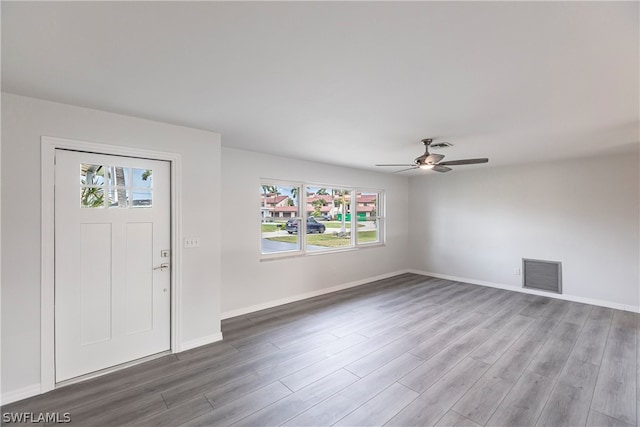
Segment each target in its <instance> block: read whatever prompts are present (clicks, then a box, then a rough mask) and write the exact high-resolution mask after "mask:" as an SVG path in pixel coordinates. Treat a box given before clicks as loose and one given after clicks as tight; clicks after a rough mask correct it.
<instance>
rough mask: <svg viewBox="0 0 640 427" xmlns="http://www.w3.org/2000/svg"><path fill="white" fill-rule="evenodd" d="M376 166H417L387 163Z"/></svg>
mask: <svg viewBox="0 0 640 427" xmlns="http://www.w3.org/2000/svg"><path fill="white" fill-rule="evenodd" d="M375 166H415V165H413V164H408V163H385V164H380V165H375Z"/></svg>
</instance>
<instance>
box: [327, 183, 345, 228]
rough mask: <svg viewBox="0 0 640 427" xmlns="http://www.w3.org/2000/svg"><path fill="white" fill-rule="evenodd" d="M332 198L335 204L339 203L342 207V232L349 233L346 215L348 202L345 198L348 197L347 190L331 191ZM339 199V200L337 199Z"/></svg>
mask: <svg viewBox="0 0 640 427" xmlns="http://www.w3.org/2000/svg"><path fill="white" fill-rule="evenodd" d="M331 193H332V198H333V200H334V203H337V204H338V206H339V207H340V212H341V213H342V227H341V228H340V232H341V233H342V234H345V233H346V232H347V215H346V209H345V208H346V205H347V204H346V200H345V196H346V195H347V193H348V191H347V190H331ZM336 198H337V199H336Z"/></svg>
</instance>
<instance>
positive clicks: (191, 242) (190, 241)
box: [184, 237, 200, 248]
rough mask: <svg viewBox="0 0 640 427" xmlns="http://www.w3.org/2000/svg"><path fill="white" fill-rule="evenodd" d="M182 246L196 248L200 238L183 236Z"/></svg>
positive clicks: (198, 245)
mask: <svg viewBox="0 0 640 427" xmlns="http://www.w3.org/2000/svg"><path fill="white" fill-rule="evenodd" d="M184 247H185V248H198V247H200V239H198V238H197V237H185V238H184Z"/></svg>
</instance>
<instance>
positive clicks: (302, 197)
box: [257, 178, 386, 261]
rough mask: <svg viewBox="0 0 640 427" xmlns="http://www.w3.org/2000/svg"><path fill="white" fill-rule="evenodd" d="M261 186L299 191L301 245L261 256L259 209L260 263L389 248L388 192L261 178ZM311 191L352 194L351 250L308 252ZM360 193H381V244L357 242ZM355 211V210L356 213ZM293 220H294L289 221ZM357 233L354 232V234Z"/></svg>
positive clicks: (379, 221) (347, 248)
mask: <svg viewBox="0 0 640 427" xmlns="http://www.w3.org/2000/svg"><path fill="white" fill-rule="evenodd" d="M259 185H260V186H263V185H277V186H279V187H280V186H281V187H298V188H299V195H298V216H296V217H293V219H299V220H300V225H299V226H298V236H299V239H298V243H299V245H300V246H299V249H297V250H290V251H282V252H273V253H263V252H262V228H261V227H262V219H263V218H262V215H261V214H260V212H261V210H262V208H263V206H259V208H258V209H257V212H258V224H259V226H260V229H259V230H260V233H259V239H260V240H259V242H258V254H259V258H260V261H272V260H276V259H286V258H298V257H305V256H318V255H326V254H335V253H340V252H351V251H357V250H362V249H369V248H376V247H381V246H385V245H386V205H385V202H386V195H385V190H384V189H380V188H365V187H355V186H350V185H336V184H326V183H321V184H318V183H302V182H298V181H287V180H282V179H269V178H260V183H259ZM310 187H314V188H315V187H320V188H331V189H336V190H346V191H348V192H349V195H350V200H351V209H352V210H353V212H351V220H350V221H349V223H350V224H351V230H352V232H351V235H350V239H351V241H350V244H349V246H348V247H341V248H334V249H326V250H321V251H309V250H307V217H308V216H309V215H308V213H307V209H306V206H307V189H308V188H310ZM358 192H360V193H363V192H366V193H378V194H379V195H380V196H379V198H380V199H381V200H378V202H377V209H378V211H377V212H376V214H377V215H376V216H375V218H376V219H377V223H378V226H379V228H378V240H377V241H375V242H366V243H358V239H357V229H358V214H357V202H356V204H355V205H354V201H355V200H356V194H357V193H358ZM354 209H355V210H354ZM380 212H382V215H380ZM288 219H291V218H288ZM354 230H355V231H354Z"/></svg>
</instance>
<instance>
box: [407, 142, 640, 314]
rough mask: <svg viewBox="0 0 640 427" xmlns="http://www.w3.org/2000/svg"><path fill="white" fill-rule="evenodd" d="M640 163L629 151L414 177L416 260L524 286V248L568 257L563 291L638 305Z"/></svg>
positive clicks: (419, 265) (423, 266)
mask: <svg viewBox="0 0 640 427" xmlns="http://www.w3.org/2000/svg"><path fill="white" fill-rule="evenodd" d="M638 163H639V162H638V155H637V154H628V155H626V156H612V157H604V158H590V159H577V160H570V161H562V162H557V163H541V164H530V165H520V166H510V167H499V168H489V167H488V168H486V169H483V168H481V167H480V168H478V169H474V170H467V171H465V170H464V169H463V167H459V168H456V170H455V171H454V172H449V173H447V174H437V173H430V174H429V175H428V176H424V177H415V178H412V179H411V180H410V190H409V200H410V203H409V210H410V224H411V230H412V232H411V242H410V248H411V253H412V254H413V258H412V265H413V268H415V269H418V270H422V271H427V272H432V273H438V274H443V275H449V276H456V277H461V278H469V279H473V280H476V281H485V282H492V283H495V284H500V285H508V286H513V287H518V288H519V287H521V283H522V282H521V280H522V278H521V277H519V276H515V275H514V268H516V267H519V266H520V265H521V258H535V259H544V260H555V261H561V262H562V268H563V292H564V294H565V295H567V296H569V297H578V298H586V299H592V300H597V301H601V302H605V303H608V304H609V305H613V306H617V307H623V306H626V307H627V308H629V309H634V310H637V309H638V305H639V304H638V303H639V289H638V287H639V286H638V285H639V275H638V274H639V273H638V256H639V254H638V252H639V248H638V247H639V246H638V244H639V237H638V229H639V214H638V211H639V206H640V203H639V200H638V192H639V188H638V182H639V180H638ZM594 302H595V301H594Z"/></svg>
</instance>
